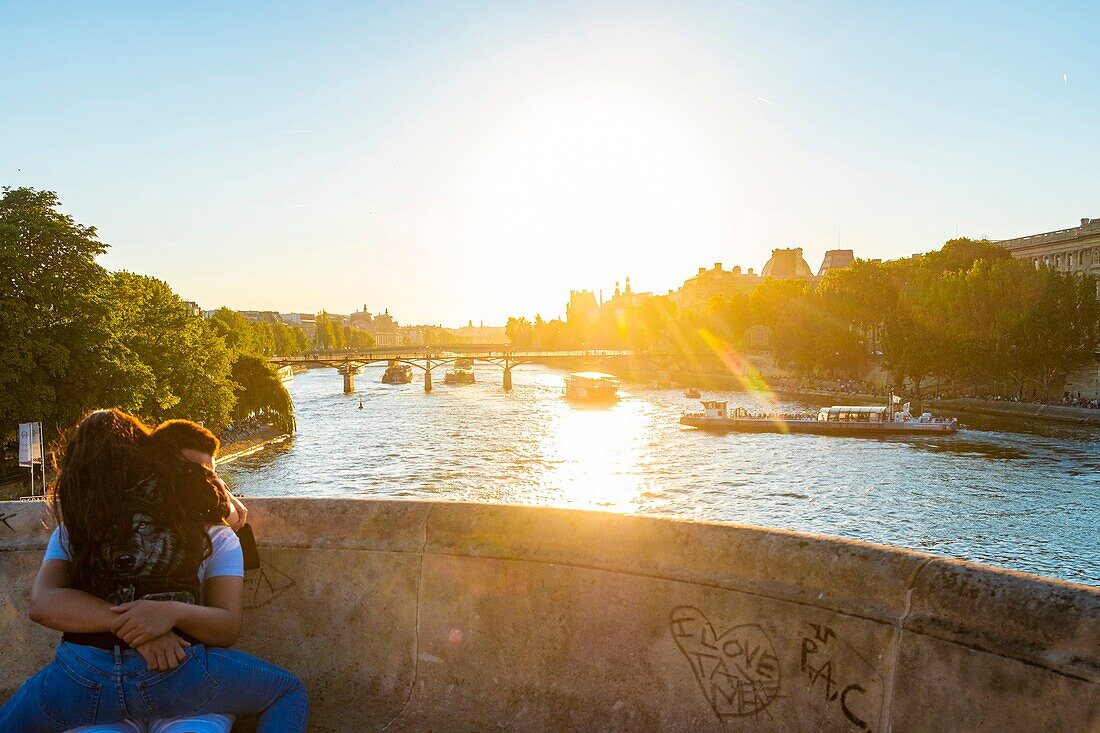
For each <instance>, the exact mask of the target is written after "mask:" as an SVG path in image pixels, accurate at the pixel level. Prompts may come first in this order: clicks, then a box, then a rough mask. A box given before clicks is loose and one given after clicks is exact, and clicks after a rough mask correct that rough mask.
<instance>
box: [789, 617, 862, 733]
mask: <svg viewBox="0 0 1100 733" xmlns="http://www.w3.org/2000/svg"><path fill="white" fill-rule="evenodd" d="M806 627H807V628H806V629H804V630H803V632H802V634H801V654H800V661H799V667H798V668H799V671H800V672H802V673H803V674H805V675H806V677H805V679H806V682H807V684H808V686H809V688H810V691H811V693H814V694H820V695H821V696H823V697H824V699H825V702H826V703H827V704H829V705H835V706H836V707H837V708H839V710H840V712H841V713H842V714H843V715H844V717H845V718H846V719H847V720H848V722H849V723H850V724H851V725H852V727H853V728H854V729H855V730H862V731H866V732H867V733H872V731H873V727H872V726H873V725H875V723H876V722H877V721H878V719H879V711H880V710H881V705H882V677H881V676H880V675H879V673H878V670H876V669H875V667H874V665H872V664H871V663H870V662H868V661H867V660H866V659H865V658H864V657H863V656H861V655H860V654H859V653H858V652H857V651H856V650H855V649H854V648H853V647H852V646H851V645H850V644H848V643H847V642H846V641H844V640H843V639H841V638H840V637H839V636H837V633H836V632H835V631H834V630H833V629H832V628H830V627H829V626H826V625H825V624H814V623H807V624H806Z"/></svg>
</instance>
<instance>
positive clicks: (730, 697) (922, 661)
mask: <svg viewBox="0 0 1100 733" xmlns="http://www.w3.org/2000/svg"><path fill="white" fill-rule="evenodd" d="M248 503H249V507H250V510H251V516H252V518H253V525H254V527H255V530H256V534H257V537H258V539H259V542H260V551H261V559H262V567H261V569H260V570H259V571H253V572H252V573H251V574H250V577H249V578H247V579H246V606H247V608H248V610H247V612H246V617H245V632H244V634H243V636H242V639H241V643H240V646H241V647H242V648H244V649H246V650H248V651H253V652H255V653H257V654H260V655H262V656H264V657H266V658H268V659H270V660H272V661H274V662H276V663H279V664H281V665H283V666H285V667H287V668H289V669H292V670H293V671H295V672H296V673H298V674H299V675H300V676H301V677H302V678H303V680H304V681H305V682H306V684H307V687H308V688H309V689H310V692H311V698H312V701H313V707H314V716H313V721H312V722H313V724H314V725H315V726H316V730H318V731H365V730H387V731H397V730H401V731H423V730H514V731H528V730H554V731H570V730H586V731H587V730H612V731H628V730H631V731H632V730H638V731H653V730H667V731H775V732H778V731H856V730H863V731H876V732H877V731H882V732H885V731H896V732H901V731H943V732H947V731H1008V730H1012V731H1026V730H1043V731H1088V730H1097V729H1098V727H1100V589H1097V588H1093V587H1089V586H1083V585H1077V584H1072V583H1066V582H1060V581H1055V580H1051V579H1047V578H1041V577H1037V576H1032V575H1027V574H1022V573H1016V572H1009V571H1003V570H997V569H993V568H988V567H982V566H977V565H973V564H970V563H963V562H958V561H952V560H946V559H942V558H937V557H934V556H930V555H924V554H919V553H913V552H907V551H901V550H896V549H892V548H888V547H882V546H878V545H872V544H868V543H863V542H853V541H846V540H838V539H833V538H828V537H822V536H817V535H810V534H803V533H796V532H783V531H775V530H767V529H762V528H758V527H751V526H742V525H731V524H717V523H704V522H687V521H679V520H674V519H662V518H653V517H641V516H631V515H626V516H624V515H618V514H609V513H600V512H586V511H577V510H567V509H555V508H546V507H519V506H502V505H491V504H461V503H447V502H419V501H380V500H352V499H346V500H342V499H252V500H249V502H248ZM41 514H42V506H41V504H34V503H6V504H3V503H0V516H3V517H6V523H7V525H8V527H5V526H2V525H0V639H3V642H4V643H3V644H0V698H4V697H6V696H7V695H8V694H10V693H11V692H12V691H13V690H14V689H15V688H16V687H17V686H18V684H19V683H20V682H21V681H22V680H23V679H24V678H25V677H26V676H28V675H29V674H30V673H31V672H32V671H33V670H34V669H36V668H37V667H38V666H39V665H41V664H43V663H45V662H46V661H47V659H48V658H49V656H50V653H51V650H52V646H53V644H54V642H55V640H56V638H55V637H56V634H54V633H52V632H48V631H45V630H43V629H41V628H39V627H37V626H35V625H34V624H32V623H31V622H30V621H29V620H28V619H27V618H26V608H27V603H28V599H29V589H30V585H31V582H32V580H33V574H34V571H35V569H36V567H37V565H38V563H39V561H40V558H41V551H42V549H43V548H44V547H45V543H46V539H47V537H48V533H47V529H46V528H45V527H44V526H43V525H42V523H41Z"/></svg>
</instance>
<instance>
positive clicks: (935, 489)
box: [223, 365, 1100, 584]
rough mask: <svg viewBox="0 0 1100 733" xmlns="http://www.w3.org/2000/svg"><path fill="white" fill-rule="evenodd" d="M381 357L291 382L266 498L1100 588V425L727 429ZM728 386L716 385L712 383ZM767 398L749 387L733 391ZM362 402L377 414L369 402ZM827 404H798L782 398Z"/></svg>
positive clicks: (653, 398) (239, 473) (1006, 422)
mask: <svg viewBox="0 0 1100 733" xmlns="http://www.w3.org/2000/svg"><path fill="white" fill-rule="evenodd" d="M381 371H382V370H381V368H369V369H367V370H364V372H363V373H362V374H360V376H359V377H358V378H357V379H356V382H357V387H358V391H357V393H356V394H354V395H344V394H341V379H340V377H339V375H338V374H337V373H336V372H335V371H334V370H314V371H310V372H307V373H305V374H300V375H298V377H297V378H296V379H295V380H294V383H293V384H292V385H291V394H292V395H293V398H294V403H295V408H296V410H297V416H298V428H299V432H298V435H296V436H295V438H294V440H292V441H287V442H286V443H283V444H281V445H278V446H275V447H274V448H272V449H271V450H269V451H265V452H262V453H259V454H256V455H253V456H248V457H245V458H243V459H241V460H239V461H237V462H236V463H232V464H229V465H227V466H225V468H224V469H223V474H224V475H225V476H226V477H227V479H228V480H229V481H230V483H231V484H232V485H234V486H235V488H237V489H239V490H242V491H243V492H244V493H245V494H247V495H253V496H270V495H281V496H356V497H398V498H415V499H448V500H463V501H492V502H507V503H517V504H538V505H553V506H570V507H580V508H587V509H601V510H607V511H616V512H629V513H641V514H660V515H672V516H681V517H689V518H696V519H706V520H720V521H735V522H747V523H751V524H759V525H764V526H769V527H778V528H784V529H795V530H804V531H810V532H819V533H823V534H829V535H834V536H841V537H851V538H856V539H862V540H868V541H872V542H880V543H884V544H889V545H896V546H900V547H907V548H911V549H915V550H922V551H926V552H932V553H936V554H940V555H946V556H950V557H959V558H964V559H968V560H974V561H977V562H984V563H989V564H993V565H999V566H1003V567H1009V568H1015V569H1019V570H1025V571H1030V572H1037V573H1042V574H1045V575H1052V576H1057V577H1061V578H1065V579H1069V580H1075V581H1078V582H1084V583H1090V584H1100V547H1098V542H1097V535H1098V527H1100V428H1096V427H1082V426H1076V425H1061V424H1042V423H1030V422H1027V421H1025V420H1022V419H1013V418H1007V419H1006V418H1001V417H997V418H993V417H964V418H963V420H962V422H963V428H964V429H963V430H962V431H961V432H960V433H959V434H958V435H956V436H952V437H942V438H937V437H933V438H929V437H919V438H915V439H906V438H887V439H881V440H874V439H866V438H863V439H861V438H844V437H836V436H829V437H823V436H814V435H769V434H755V435H750V434H730V435H712V434H708V433H702V432H699V431H695V430H691V429H687V428H682V427H681V426H680V425H679V424H678V423H677V419H678V418H679V416H680V414H681V412H682V411H683V410H684V409H685V408H694V407H695V406H696V405H697V402H695V401H694V400H687V399H685V398H684V397H683V396H682V395H681V394H680V393H679V391H677V390H668V389H665V390H660V389H647V388H644V387H638V386H635V385H628V386H626V387H624V389H623V393H624V399H623V400H622V401H621V402H620V403H619V404H617V405H615V406H613V407H611V408H606V409H591V408H588V409H585V408H576V407H573V406H571V405H569V404H568V403H566V402H565V401H564V400H562V399H561V397H560V395H561V384H562V376H563V373H562V372H560V371H556V370H552V369H548V368H543V367H536V366H531V367H523V368H520V369H517V370H516V371H515V373H514V387H515V388H514V390H513V392H512V393H510V394H506V393H504V392H503V391H502V389H501V373H500V371H499V370H498V369H494V368H492V367H488V366H481V365H479V366H478V369H477V378H478V383H477V384H473V385H468V386H451V385H444V384H443V383H442V379H438V380H436V381H437V385H436V388H435V391H434V392H433V393H432V394H425V393H424V392H423V386H422V383H420V382H414V383H413V384H410V385H403V386H390V385H383V384H381V383H380V378H381ZM708 396H711V395H708ZM716 396H719V397H720V398H721V399H728V400H729V401H730V403H731V406H744V407H748V408H750V409H751V408H754V407H755V406H756V405H755V403H754V400H753V399H752V398H750V397H749V396H748V395H745V394H737V393H730V394H721V395H716ZM359 399H362V400H363V405H364V409H363V410H358V409H357V407H358V404H359ZM813 407H816V405H806V404H800V403H793V402H783V403H780V404H779V405H778V406H777V409H780V410H792V411H793V410H798V411H801V410H804V409H807V408H810V409H812V408H813Z"/></svg>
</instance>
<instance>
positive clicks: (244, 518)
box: [218, 479, 248, 532]
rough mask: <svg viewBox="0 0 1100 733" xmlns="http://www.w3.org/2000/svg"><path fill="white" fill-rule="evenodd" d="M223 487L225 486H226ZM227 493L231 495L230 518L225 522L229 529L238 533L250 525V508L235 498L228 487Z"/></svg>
mask: <svg viewBox="0 0 1100 733" xmlns="http://www.w3.org/2000/svg"><path fill="white" fill-rule="evenodd" d="M218 480H219V481H220V480H221V479H218ZM222 485H223V486H225V484H222ZM225 491H226V493H227V494H228V495H229V517H228V518H227V519H226V520H225V521H226V523H227V524H228V525H229V528H230V529H231V530H233V531H234V532H236V531H237V530H239V529H240V528H241V527H243V526H244V525H245V524H247V523H248V507H246V506H245V505H244V503H243V502H242V501H241V500H240V499H238V498H237V497H235V496H233V492H232V491H230V490H229V487H226V489H225Z"/></svg>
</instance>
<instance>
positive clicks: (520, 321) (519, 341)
mask: <svg viewBox="0 0 1100 733" xmlns="http://www.w3.org/2000/svg"><path fill="white" fill-rule="evenodd" d="M504 334H505V335H506V336H507V337H508V343H510V344H511V345H512V348H514V349H518V350H521V351H522V350H523V349H529V348H531V344H532V343H533V341H534V337H535V333H534V327H533V326H532V325H531V322H530V321H528V320H527V319H526V318H522V317H521V318H509V319H508V322H507V323H506V324H505V325H504Z"/></svg>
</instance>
